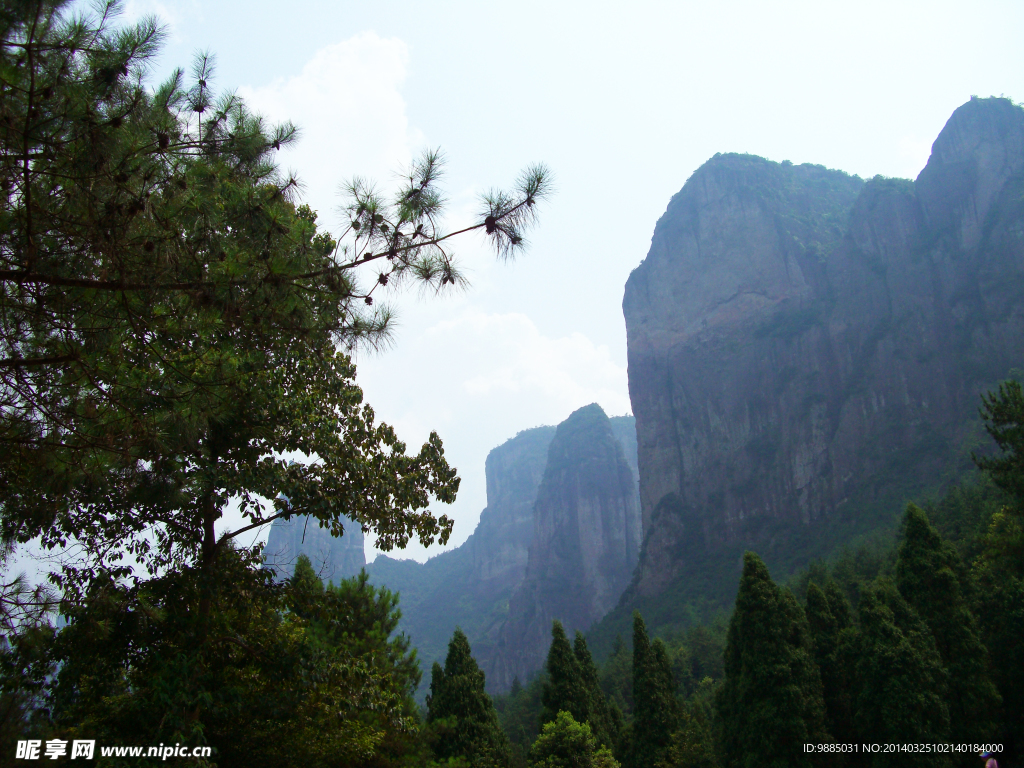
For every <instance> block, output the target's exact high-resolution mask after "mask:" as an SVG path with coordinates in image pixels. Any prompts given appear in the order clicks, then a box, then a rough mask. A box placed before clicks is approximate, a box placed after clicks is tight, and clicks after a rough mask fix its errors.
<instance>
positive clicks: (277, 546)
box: [263, 515, 366, 584]
mask: <svg viewBox="0 0 1024 768" xmlns="http://www.w3.org/2000/svg"><path fill="white" fill-rule="evenodd" d="M342 522H343V525H344V527H345V535H344V536H339V537H334V536H331V534H330V531H329V530H328V529H326V528H321V527H320V523H319V521H318V520H317V519H316V518H309V517H307V516H306V515H301V516H297V517H293V518H291V519H290V520H285V519H283V518H278V519H277V520H275V521H274V522H273V523H271V524H270V535H269V536H268V537H267V546H266V547H264V549H263V559H264V563H265V567H267V568H270V569H272V570H273V571H274V575H275V577H276V578H277V579H279V580H283V579H288V578H291V575H292V574H293V573H294V572H295V563H296V562H297V561H298V559H299V555H300V554H302V555H305V556H306V557H308V558H309V560H310V563H311V564H312V566H313V570H314V571H316V572H317V573H318V574H319V575H320V578H321V579H323V581H324V583H325V584H326V583H327V582H328V581H331V580H333V581H335V582H337V581H340V580H341V579H347V578H349V577H351V576H355V575H356V574H358V573H359V571H360V570H362V568H363V566H364V565H365V564H366V555H365V553H364V551H363V529H362V528H361V527H360V526H359V525H357V524H356V523H354V522H352V521H351V520H347V519H343V521H342Z"/></svg>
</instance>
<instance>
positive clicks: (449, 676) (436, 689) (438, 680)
mask: <svg viewBox="0 0 1024 768" xmlns="http://www.w3.org/2000/svg"><path fill="white" fill-rule="evenodd" d="M427 723H428V724H429V725H430V726H431V727H432V728H433V731H434V734H433V738H434V742H435V743H434V752H435V754H436V755H437V756H438V757H439V758H441V759H452V758H459V757H461V758H465V759H466V760H468V761H469V762H470V763H471V764H472V765H474V766H484V767H489V766H507V765H508V764H509V762H510V760H511V752H510V749H509V743H508V738H507V737H506V736H505V734H504V732H503V731H502V730H501V726H500V725H499V724H498V715H497V713H496V712H495V710H494V705H493V703H492V702H491V697H490V696H488V695H487V693H486V692H485V691H484V673H483V672H482V671H481V670H480V667H479V666H477V663H476V660H475V659H474V658H473V655H472V652H471V650H470V647H469V641H468V640H467V639H466V635H465V634H463V632H462V630H461V629H456V630H455V634H454V635H453V636H452V639H451V642H450V643H449V644H448V656H447V658H446V659H445V662H444V667H443V668H442V667H441V665H440V664H438V663H437V662H434V666H433V669H432V670H431V676H430V695H429V696H427Z"/></svg>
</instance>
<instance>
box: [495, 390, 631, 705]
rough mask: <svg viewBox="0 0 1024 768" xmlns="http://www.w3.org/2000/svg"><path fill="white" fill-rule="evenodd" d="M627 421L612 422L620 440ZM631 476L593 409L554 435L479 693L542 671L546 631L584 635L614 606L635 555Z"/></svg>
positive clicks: (622, 454) (608, 423) (604, 419)
mask: <svg viewBox="0 0 1024 768" xmlns="http://www.w3.org/2000/svg"><path fill="white" fill-rule="evenodd" d="M631 422H632V419H627V420H617V422H616V424H615V429H616V430H618V431H620V432H622V434H623V437H625V438H626V439H627V440H628V438H629V433H630V431H631V426H632V425H631ZM636 489H637V484H636V475H635V474H634V471H633V470H632V468H631V467H630V462H629V461H628V460H627V458H626V453H625V451H624V450H623V446H622V443H621V442H620V440H619V439H617V437H616V435H615V432H614V431H613V424H612V422H611V421H610V420H609V419H608V417H607V416H606V415H605V413H604V411H602V410H601V408H600V407H599V406H598V405H596V404H594V405H589V406H587V407H585V408H581V409H580V410H578V411H576V412H574V413H573V414H572V415H571V416H569V418H568V419H566V420H565V421H564V422H562V423H561V424H559V425H558V430H557V432H556V433H555V437H554V440H552V442H551V446H550V447H549V449H548V457H547V464H546V466H545V469H544V478H543V480H542V481H541V484H540V488H539V489H538V492H537V501H536V504H535V505H534V514H533V536H532V540H531V543H530V550H529V562H528V564H527V566H526V575H525V578H524V579H523V582H522V584H520V585H519V586H518V587H517V588H516V590H515V592H514V593H513V594H512V598H511V600H510V603H509V613H508V619H507V621H506V622H505V624H504V625H503V626H502V628H501V632H500V634H499V637H498V643H497V647H496V648H495V650H494V654H493V657H492V658H491V659H489V660H488V663H487V664H486V665H485V666H484V669H485V672H486V674H487V682H488V687H489V688H490V689H492V690H495V691H504V690H507V689H508V688H509V687H510V686H511V684H512V681H513V679H514V678H515V677H516V676H518V677H519V678H520V680H526V679H528V678H529V677H530V676H531V675H532V674H534V673H535V672H536V671H537V670H539V669H540V667H541V666H542V665H543V662H544V659H545V657H546V655H547V650H548V646H549V645H550V642H551V623H552V621H553V620H554V619H558V620H560V621H561V622H562V623H563V624H564V625H565V628H566V630H568V631H569V632H570V633H571V632H572V631H573V630H576V629H579V630H586V629H588V628H589V627H590V626H591V624H593V623H594V622H595V621H597V620H599V619H600V618H601V617H602V616H604V615H605V614H606V613H607V612H608V611H609V610H611V609H612V608H613V607H614V606H615V604H616V603H617V602H618V600H619V597H620V596H621V594H622V591H623V590H624V589H625V587H626V586H627V585H628V584H629V581H630V577H631V576H632V574H633V569H634V567H635V565H636V561H637V556H638V554H639V550H640V540H641V530H642V527H641V521H640V507H639V499H638V497H637V491H636Z"/></svg>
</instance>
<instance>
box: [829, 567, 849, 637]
mask: <svg viewBox="0 0 1024 768" xmlns="http://www.w3.org/2000/svg"><path fill="white" fill-rule="evenodd" d="M825 599H826V600H828V609H829V611H830V612H831V613H832V617H833V618H834V619H835V620H836V627H837V628H838V629H839V631H840V632H842V631H843V630H844V629H848V628H850V627H852V626H853V616H852V614H853V611H852V609H851V608H850V601H849V600H847V599H846V595H844V594H843V590H841V589H840V588H839V585H838V584H836V583H835V581H833V580H832V579H829V580H828V584H826V585H825Z"/></svg>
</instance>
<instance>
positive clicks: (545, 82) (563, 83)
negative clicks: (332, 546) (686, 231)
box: [123, 0, 1024, 560]
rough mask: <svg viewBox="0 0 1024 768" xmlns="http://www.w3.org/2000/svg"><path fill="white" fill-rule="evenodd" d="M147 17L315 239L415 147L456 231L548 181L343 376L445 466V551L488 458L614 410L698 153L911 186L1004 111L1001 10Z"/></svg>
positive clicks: (156, 70)
mask: <svg viewBox="0 0 1024 768" xmlns="http://www.w3.org/2000/svg"><path fill="white" fill-rule="evenodd" d="M148 15H155V16H156V17H157V19H158V20H159V22H160V23H161V24H162V25H163V26H164V29H165V32H166V42H165V44H164V47H163V51H162V53H161V54H160V55H159V57H158V58H157V59H156V60H155V62H154V66H153V77H154V79H162V78H164V77H166V76H167V75H168V74H169V73H170V72H171V71H172V70H173V69H174V68H175V67H183V68H184V69H185V70H186V72H188V70H189V67H190V65H191V63H192V61H193V59H194V56H195V54H196V53H197V52H198V51H208V52H210V53H212V54H213V55H214V56H215V57H216V62H217V69H216V75H215V77H214V81H213V85H214V86H215V87H217V88H219V89H221V90H223V91H236V92H237V93H238V94H239V95H240V96H242V97H243V98H245V99H246V101H247V102H248V103H249V105H250V106H251V107H252V108H254V109H255V110H256V111H258V112H260V113H262V114H263V115H265V116H266V117H267V118H268V119H270V120H272V121H284V120H291V121H292V122H293V123H295V124H296V125H297V126H299V128H300V130H301V132H302V138H301V140H300V142H299V143H298V144H297V146H295V147H293V148H289V149H287V150H284V151H282V152H281V157H280V161H281V165H282V168H283V169H286V170H294V171H295V172H296V173H297V174H298V176H299V178H300V179H301V180H302V182H303V184H304V186H303V190H302V198H303V199H304V200H305V201H306V202H308V203H309V204H310V205H311V206H312V207H313V208H314V209H315V210H316V211H318V213H319V222H320V223H321V224H322V225H323V226H325V227H326V228H327V229H329V230H333V231H338V230H339V228H340V227H339V225H340V221H341V218H340V216H339V214H338V212H337V210H336V208H337V206H338V205H339V204H340V203H341V202H342V198H341V197H340V196H339V194H338V190H339V188H340V187H341V185H342V184H343V183H344V182H346V181H347V180H349V179H351V178H353V177H355V176H361V177H364V178H368V179H372V180H376V182H377V183H378V185H379V187H380V188H381V189H382V190H385V191H386V190H389V189H393V188H395V184H396V183H395V179H396V173H397V172H398V171H400V170H401V168H402V167H403V166H406V165H408V163H409V162H410V161H411V160H412V159H413V158H415V157H416V156H418V155H419V154H420V153H421V152H422V151H423V150H425V149H428V148H440V149H441V150H442V151H443V152H444V154H445V156H446V158H447V161H448V162H447V166H446V167H447V175H446V181H445V189H446V191H447V194H448V200H449V209H448V210H449V219H448V221H449V223H450V225H451V226H452V227H455V226H457V225H459V224H462V223H467V222H470V221H472V220H473V215H474V212H475V211H476V210H477V209H478V198H479V195H480V194H481V193H482V192H484V191H486V190H487V189H490V188H502V187H509V186H510V185H511V184H512V182H513V181H514V180H515V178H516V176H517V175H518V173H519V172H520V171H521V170H522V169H524V168H525V167H527V166H528V165H530V164H532V163H538V162H542V163H544V164H546V165H547V166H548V167H549V168H550V169H551V172H552V174H553V177H554V188H555V191H554V194H553V195H552V197H551V198H550V200H549V201H548V202H547V203H545V204H544V206H543V207H542V209H541V211H540V222H539V225H538V226H537V227H536V228H535V229H534V230H532V231H531V233H530V236H529V241H530V248H529V250H528V251H527V252H526V253H525V254H524V255H522V256H521V257H519V258H518V259H516V260H515V261H513V262H511V263H507V262H500V261H498V260H497V259H496V258H495V257H494V255H493V254H492V253H491V252H490V251H489V250H488V249H487V246H486V244H485V243H484V242H483V240H482V239H481V238H477V237H476V236H469V237H468V239H463V240H462V241H460V242H458V244H457V246H456V248H455V252H456V254H457V255H458V256H459V259H460V264H461V266H462V268H463V269H464V270H465V271H466V273H467V275H468V277H469V280H470V283H471V285H470V287H469V288H468V289H467V290H465V291H463V292H459V293H454V294H451V295H447V296H441V297H438V296H435V295H433V294H429V295H423V294H422V293H421V292H419V291H416V290H405V291H403V292H399V293H396V294H393V295H392V296H391V298H390V299H389V302H390V304H391V305H392V307H393V308H394V309H395V310H396V312H397V315H398V320H397V324H396V326H395V329H394V336H393V340H392V343H391V346H390V347H389V348H388V349H386V350H384V351H383V352H381V353H369V352H365V351H364V352H360V353H359V354H358V355H357V363H358V374H357V383H359V384H360V385H361V386H362V388H363V390H364V393H365V396H366V401H367V402H369V403H370V404H371V405H372V406H373V407H374V409H375V411H376V413H377V415H378V417H379V418H380V419H381V420H383V421H386V422H388V423H389V424H392V425H393V426H394V427H395V428H396V430H397V431H398V434H399V435H400V436H401V437H402V438H403V439H404V440H406V442H407V443H408V444H409V446H410V450H416V449H417V448H418V446H419V444H420V443H421V442H422V441H423V440H424V439H425V438H426V437H427V435H428V434H429V432H430V431H431V430H435V431H437V432H438V433H439V434H440V436H441V437H442V439H443V440H444V445H445V451H446V456H447V457H448V460H449V462H450V463H451V464H453V465H454V466H456V467H458V469H459V474H460V476H461V477H462V486H461V489H460V492H459V498H458V500H457V501H456V503H455V504H454V505H452V506H451V507H446V506H445V505H434V506H433V507H432V509H434V511H435V512H437V513H439V514H440V513H444V514H448V515H449V517H452V518H453V519H454V520H455V527H454V531H453V534H452V537H451V539H450V541H449V542H448V546H449V547H451V546H457V545H458V544H461V543H462V542H463V541H465V539H466V538H467V537H468V536H469V535H470V534H471V533H472V531H473V528H474V527H475V525H476V522H477V520H478V518H479V515H480V511H481V510H482V509H483V508H484V507H485V506H486V493H485V484H484V461H485V458H486V456H487V453H488V451H489V450H490V449H492V448H494V447H496V446H498V445H500V444H501V443H503V442H504V441H505V440H507V439H509V438H511V437H513V436H515V434H516V433H517V432H519V431H521V430H524V429H529V428H531V427H534V426H538V425H541V424H557V423H558V422H560V421H562V420H563V419H565V418H566V417H567V416H568V415H569V414H570V413H571V412H572V411H573V410H575V409H577V408H579V407H582V406H584V405H587V404H589V403H592V402H597V403H599V404H600V405H601V406H602V407H603V408H604V410H605V411H606V412H607V413H608V415H609V416H614V415H621V414H625V413H629V412H630V404H629V393H628V387H627V372H626V334H625V327H624V324H623V319H622V309H621V302H622V293H623V286H624V284H625V281H626V278H627V277H628V276H629V273H630V271H631V270H632V269H634V268H635V267H636V266H637V265H638V264H639V263H640V262H641V261H642V260H643V258H644V256H645V255H646V253H647V250H648V248H649V246H650V238H651V234H652V232H653V230H654V225H655V223H656V222H657V220H658V218H659V217H660V216H661V214H662V213H663V212H664V210H665V208H666V206H667V205H668V202H669V199H670V198H671V197H672V195H673V194H675V193H676V192H678V191H679V189H680V188H681V187H682V186H683V184H684V183H685V182H686V180H687V178H689V176H690V175H691V174H692V173H693V172H694V171H695V170H696V169H697V168H698V167H699V166H700V165H701V164H703V163H704V162H705V161H706V160H708V159H709V158H710V157H711V156H713V155H714V154H716V153H718V152H746V153H752V154H757V155H761V156H763V157H766V158H769V159H771V160H776V161H782V160H790V161H792V162H794V163H805V162H808V163H817V164H821V165H825V166H827V167H830V168H838V169H841V170H844V171H847V172H848V173H852V174H857V175H859V176H861V177H864V178H870V177H872V176H875V175H877V174H881V175H883V176H900V177H908V178H913V177H915V176H916V175H917V174H918V172H919V171H920V170H921V168H922V167H923V166H924V164H925V162H926V161H927V159H928V155H929V151H930V147H931V143H932V141H934V139H935V137H936V136H937V135H938V133H939V131H940V130H941V129H942V126H943V125H944V124H945V122H946V120H947V119H948V118H949V116H950V115H951V114H952V112H953V110H955V109H956V108H957V107H958V106H960V105H961V104H963V103H964V102H966V101H967V100H969V99H970V97H971V96H972V95H978V96H990V95H996V96H998V95H1005V96H1007V97H1010V98H1013V99H1014V100H1015V101H1024V45H1021V44H1020V40H1021V35H1022V33H1024V3H1021V2H1019V0H1014V1H1006V2H998V1H986V0H974V2H971V3H967V2H963V1H962V0H961V1H960V2H941V1H940V0H929V2H899V0H886V1H885V2H873V1H872V0H861V1H859V2H822V1H821V0H816V2H808V3H799V2H772V3H765V2H763V0H762V1H757V2H707V1H706V0H704V1H703V2H684V1H680V0H677V1H676V2H666V3H656V2H632V3H629V4H626V3H621V2H620V3H600V2H587V3H582V2H557V3H552V2H543V3H541V2H532V1H531V0H522V1H520V2H516V3H502V4H499V3H481V2H457V1H455V0H453V1H451V2H433V1H430V0H417V1H416V2H389V1H388V0H374V2H361V3H354V2H338V1H337V0H332V1H330V2H322V1H319V0H292V1H291V2H289V3H281V2H264V1H263V0H248V1H247V2H245V3H241V2H218V0H203V2H199V1H198V0H128V2H126V4H125V7H124V16H123V19H124V20H125V21H133V20H137V19H139V18H142V17H145V16H148ZM234 522H235V520H234V519H233V518H232V516H231V515H228V517H227V519H226V520H225V521H224V525H225V526H228V525H232V524H233V523H234ZM263 537H264V538H265V533H264V534H263ZM441 549H442V548H441V547H439V546H437V545H435V546H433V547H431V548H430V549H429V550H426V549H424V548H423V547H421V546H418V545H411V546H410V547H409V548H407V549H406V550H405V551H403V552H393V553H390V554H391V556H396V557H413V558H416V559H418V560H424V559H425V558H426V557H428V556H430V555H432V554H436V553H437V552H439V551H441ZM374 556H375V551H374V550H373V548H372V543H370V542H368V544H367V558H368V559H372V558H373V557H374Z"/></svg>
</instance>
